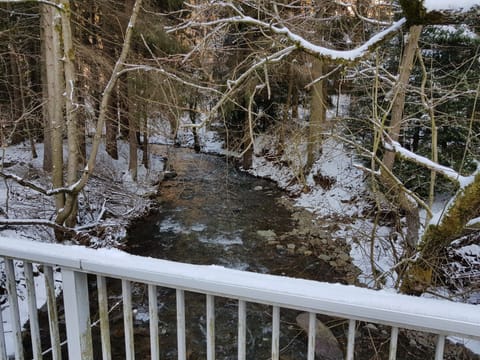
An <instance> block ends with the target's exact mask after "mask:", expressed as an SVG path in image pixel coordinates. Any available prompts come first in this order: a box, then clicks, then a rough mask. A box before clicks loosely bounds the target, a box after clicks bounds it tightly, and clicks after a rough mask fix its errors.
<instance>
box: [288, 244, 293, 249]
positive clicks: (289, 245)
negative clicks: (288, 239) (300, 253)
mask: <svg viewBox="0 0 480 360" xmlns="http://www.w3.org/2000/svg"><path fill="white" fill-rule="evenodd" d="M287 249H289V250H295V244H288V245H287Z"/></svg>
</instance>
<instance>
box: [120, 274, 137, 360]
mask: <svg viewBox="0 0 480 360" xmlns="http://www.w3.org/2000/svg"><path fill="white" fill-rule="evenodd" d="M122 298H123V329H124V331H125V358H126V359H127V360H134V359H135V349H134V339H133V312H132V283H131V282H130V281H128V280H122Z"/></svg>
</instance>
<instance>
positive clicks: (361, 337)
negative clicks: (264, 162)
mask: <svg viewBox="0 0 480 360" xmlns="http://www.w3.org/2000/svg"><path fill="white" fill-rule="evenodd" d="M154 150H155V151H157V153H159V154H161V155H166V156H167V157H168V161H169V164H170V166H172V168H173V169H174V171H175V172H176V176H175V177H169V178H168V179H165V180H164V181H163V182H162V184H161V186H160V190H159V194H158V198H157V200H158V202H159V210H158V212H156V213H154V214H153V215H150V216H148V217H146V218H143V219H141V220H139V221H138V222H137V223H136V224H135V225H133V226H132V227H130V229H129V233H128V236H127V239H126V240H127V242H126V243H127V249H126V250H127V251H128V252H130V253H132V254H135V255H141V256H149V257H155V258H160V259H167V260H174V261H181V262H186V263H192V264H209V265H210V264H215V265H221V266H224V267H228V268H234V269H240V270H246V271H253V272H259V273H269V274H277V275H285V276H289V277H297V278H306V279H312V280H317V281H325V282H339V283H344V284H347V283H348V284H353V283H354V282H355V278H356V275H355V271H354V270H352V267H353V265H351V264H350V265H348V264H347V263H346V262H345V261H343V263H344V265H342V266H341V267H337V268H334V267H332V265H331V264H332V263H331V262H326V261H324V260H323V259H322V255H323V256H325V255H328V256H329V257H330V256H331V257H332V258H335V257H339V256H340V257H341V255H342V254H347V253H348V245H346V242H345V241H341V239H328V234H329V233H330V232H331V229H332V227H335V226H337V224H335V223H333V222H330V223H325V222H316V220H314V218H313V216H312V215H311V214H310V215H309V213H308V212H306V211H304V210H299V209H294V208H292V207H287V206H286V205H285V203H286V202H285V201H282V197H284V196H285V193H284V192H282V191H281V190H280V189H278V188H277V187H276V186H275V184H274V183H272V182H270V181H267V180H263V179H258V178H255V177H252V176H250V175H248V174H246V173H243V172H241V171H239V170H237V169H235V167H234V166H233V164H229V163H228V161H227V160H226V159H225V158H222V157H217V156H212V155H205V154H197V153H195V152H193V151H192V150H189V149H184V148H173V149H172V148H165V147H160V146H158V147H155V149H154ZM95 280H96V278H95V277H94V276H92V277H91V278H90V281H89V283H90V296H91V300H90V304H91V309H90V312H91V317H92V319H93V320H95V319H98V308H97V306H96V298H97V293H96V281H95ZM107 286H108V300H109V308H110V314H109V319H110V340H111V347H112V359H125V358H126V356H125V345H124V341H125V335H124V326H123V310H122V295H121V294H122V293H121V281H120V280H118V279H107ZM175 295H176V294H175V290H174V289H169V288H164V287H158V289H157V300H158V309H157V310H158V316H159V323H158V328H159V334H160V336H159V344H160V359H164V360H174V359H177V329H176V299H175ZM132 299H133V304H134V305H133V307H134V309H133V310H134V344H135V358H137V359H150V335H149V316H148V290H147V285H145V284H137V283H134V284H133V285H132ZM57 300H58V304H59V313H60V317H61V319H62V316H63V299H62V297H61V296H60V297H59V298H58V299H57ZM205 306H206V304H205V295H201V294H196V293H191V292H186V293H185V317H186V345H187V355H188V356H187V359H188V360H200V359H205V358H206V341H205V339H206V325H205V323H206V321H205V313H206V309H205ZM271 312H272V309H271V307H269V306H265V305H261V304H254V303H248V304H247V339H246V351H247V356H246V358H247V359H248V360H268V359H271V333H272V329H271V320H272V317H271ZM298 314H299V312H298V311H294V310H289V309H283V308H282V309H281V322H280V359H281V360H303V359H306V358H307V336H306V334H305V332H304V331H303V330H301V329H300V328H299V326H298V325H297V324H296V321H295V319H296V317H297V315H298ZM39 316H40V323H41V324H48V320H47V314H46V312H45V311H42V312H40V313H39ZM317 318H318V319H319V320H321V321H322V322H323V323H324V324H326V325H327V326H328V327H329V328H330V329H331V331H332V333H333V334H334V336H335V337H336V339H337V340H338V343H339V347H340V349H342V351H343V353H345V349H346V345H347V341H346V340H347V339H346V334H347V330H348V321H347V320H345V319H336V318H332V317H327V316H322V315H317ZM237 326H238V302H237V301H236V300H233V299H226V298H221V297H216V298H215V350H216V359H219V360H233V359H237ZM60 330H61V334H62V335H61V338H62V339H64V338H65V324H64V322H63V321H62V320H61V321H60ZM41 333H42V344H44V346H45V347H46V348H48V347H49V335H48V334H49V332H48V329H47V328H45V327H42V329H41ZM24 335H25V336H24V347H25V348H26V349H31V346H30V337H29V336H28V333H25V334H24ZM92 335H93V350H94V358H95V359H101V358H102V354H101V346H100V334H99V327H98V326H93V327H92ZM434 340H435V337H433V336H432V335H428V334H425V333H418V332H412V331H408V330H404V329H403V330H401V332H400V334H399V342H398V351H397V359H399V360H402V359H409V360H425V359H433V358H434V353H435V342H434ZM389 341H390V327H387V326H382V325H378V324H367V323H363V322H358V323H357V328H356V338H355V359H357V360H370V359H371V360H374V359H388V358H389ZM66 350H67V348H66V346H63V347H62V352H63V355H62V357H63V358H65V359H67V358H68V355H67V353H66ZM445 351H446V356H445V357H444V358H445V359H452V360H453V359H455V360H460V359H465V360H471V359H475V360H478V359H479V357H478V356H477V355H474V354H471V353H470V352H468V351H467V350H466V349H465V348H464V347H462V346H460V345H459V346H454V345H452V344H450V343H447V346H446V350H445ZM447 354H448V355H447ZM26 357H27V358H31V354H29V353H27V354H26ZM317 358H318V359H322V358H321V357H317ZM44 359H51V354H50V353H47V354H45V356H44ZM323 360H325V358H323ZM327 360H328V359H327Z"/></svg>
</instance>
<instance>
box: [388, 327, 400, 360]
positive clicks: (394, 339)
mask: <svg viewBox="0 0 480 360" xmlns="http://www.w3.org/2000/svg"><path fill="white" fill-rule="evenodd" d="M397 347H398V327H396V326H394V327H392V334H391V335H390V352H389V356H388V360H395V359H396V358H397Z"/></svg>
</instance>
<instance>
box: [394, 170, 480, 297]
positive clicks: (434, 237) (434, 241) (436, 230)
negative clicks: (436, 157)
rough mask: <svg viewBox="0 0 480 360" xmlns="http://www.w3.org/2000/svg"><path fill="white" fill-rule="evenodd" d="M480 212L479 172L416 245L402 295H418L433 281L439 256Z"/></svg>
mask: <svg viewBox="0 0 480 360" xmlns="http://www.w3.org/2000/svg"><path fill="white" fill-rule="evenodd" d="M478 209H480V172H479V173H477V174H476V176H475V179H474V181H473V182H472V183H471V184H469V185H468V186H466V187H465V188H464V189H461V190H460V191H459V192H458V193H457V195H456V197H455V199H454V201H453V203H452V204H451V205H450V207H449V208H448V209H447V210H446V213H445V215H444V216H443V217H442V218H441V220H440V222H439V223H437V224H430V225H429V226H428V227H427V229H426V231H425V233H424V235H423V237H422V240H421V243H420V246H419V248H420V257H419V258H418V259H417V260H416V261H415V262H414V263H413V264H411V265H410V266H409V267H408V268H407V272H406V275H405V277H404V279H403V282H402V292H404V293H407V294H414V295H419V294H421V293H423V292H424V290H425V289H427V288H428V287H429V286H430V285H432V284H433V283H434V282H435V280H436V275H435V272H436V270H437V269H438V265H439V264H440V260H441V255H442V252H443V251H444V249H445V248H446V247H447V246H448V245H450V243H451V242H452V241H453V240H455V239H456V238H458V237H459V236H461V235H462V233H463V231H464V230H465V226H466V225H467V223H468V221H469V220H470V219H473V218H475V217H477V216H478Z"/></svg>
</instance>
